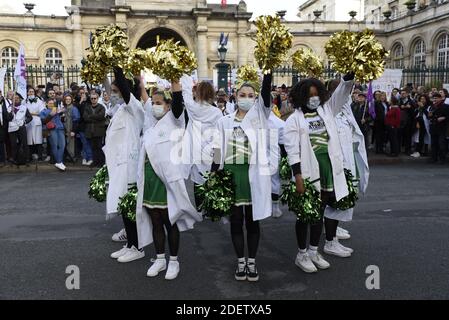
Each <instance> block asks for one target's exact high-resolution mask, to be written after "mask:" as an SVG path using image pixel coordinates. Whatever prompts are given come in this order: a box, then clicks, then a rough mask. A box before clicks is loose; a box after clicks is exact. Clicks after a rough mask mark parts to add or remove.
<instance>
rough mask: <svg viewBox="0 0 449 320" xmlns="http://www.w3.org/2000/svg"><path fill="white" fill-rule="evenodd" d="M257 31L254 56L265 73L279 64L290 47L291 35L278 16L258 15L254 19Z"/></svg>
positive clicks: (285, 56) (284, 58)
mask: <svg viewBox="0 0 449 320" xmlns="http://www.w3.org/2000/svg"><path fill="white" fill-rule="evenodd" d="M255 24H256V27H257V33H256V37H255V39H254V41H256V47H255V51H254V57H255V58H256V61H257V63H258V64H259V68H260V69H262V70H263V72H264V73H265V74H267V73H270V72H271V70H272V69H274V68H276V67H278V66H279V65H281V64H282V63H283V62H284V61H285V60H286V58H287V53H288V51H289V50H290V49H291V48H292V40H293V36H292V34H291V33H290V32H289V31H288V29H287V28H286V27H285V26H284V25H282V23H281V18H280V17H279V16H260V17H258V18H257V19H256V22H255Z"/></svg>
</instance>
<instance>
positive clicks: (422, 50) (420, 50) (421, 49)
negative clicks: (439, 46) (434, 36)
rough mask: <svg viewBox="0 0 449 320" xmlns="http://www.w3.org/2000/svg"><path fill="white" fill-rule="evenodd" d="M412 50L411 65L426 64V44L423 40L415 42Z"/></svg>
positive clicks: (422, 65) (419, 65)
mask: <svg viewBox="0 0 449 320" xmlns="http://www.w3.org/2000/svg"><path fill="white" fill-rule="evenodd" d="M413 52H414V54H413V66H415V67H424V66H425V64H426V44H425V43H424V41H423V40H418V42H416V44H415V50H414V51H413Z"/></svg>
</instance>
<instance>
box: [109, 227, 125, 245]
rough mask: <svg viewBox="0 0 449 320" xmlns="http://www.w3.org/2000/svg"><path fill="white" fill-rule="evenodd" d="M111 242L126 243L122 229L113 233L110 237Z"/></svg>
mask: <svg viewBox="0 0 449 320" xmlns="http://www.w3.org/2000/svg"><path fill="white" fill-rule="evenodd" d="M112 241H115V242H126V241H128V238H127V236H126V231H125V229H122V230H120V231H119V232H117V233H114V234H113V235H112Z"/></svg>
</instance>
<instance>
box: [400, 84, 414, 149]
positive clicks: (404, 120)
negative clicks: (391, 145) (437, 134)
mask: <svg viewBox="0 0 449 320" xmlns="http://www.w3.org/2000/svg"><path fill="white" fill-rule="evenodd" d="M399 108H400V109H401V127H400V130H399V145H400V146H401V147H404V149H405V153H406V154H408V155H410V154H411V149H412V132H413V114H414V110H415V103H414V101H413V100H412V99H411V98H410V96H409V94H408V91H407V90H406V89H402V90H401V99H400V100H399Z"/></svg>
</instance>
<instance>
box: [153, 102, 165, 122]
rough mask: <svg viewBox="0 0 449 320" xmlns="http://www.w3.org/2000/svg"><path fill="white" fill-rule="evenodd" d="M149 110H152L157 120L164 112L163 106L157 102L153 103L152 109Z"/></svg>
mask: <svg viewBox="0 0 449 320" xmlns="http://www.w3.org/2000/svg"><path fill="white" fill-rule="evenodd" d="M151 111H152V112H153V116H154V117H155V118H156V119H158V120H159V119H161V118H162V117H163V116H164V115H165V114H166V112H165V109H164V106H161V105H157V104H155V105H153V109H151Z"/></svg>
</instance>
